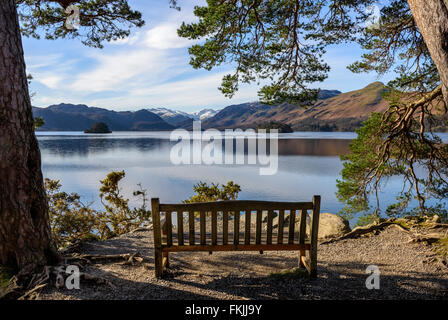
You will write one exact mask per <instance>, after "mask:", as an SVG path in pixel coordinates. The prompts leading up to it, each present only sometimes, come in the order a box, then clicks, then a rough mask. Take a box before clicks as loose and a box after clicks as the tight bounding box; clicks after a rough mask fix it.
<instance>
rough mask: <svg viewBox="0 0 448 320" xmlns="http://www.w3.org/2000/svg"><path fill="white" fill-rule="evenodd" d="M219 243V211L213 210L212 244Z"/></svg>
mask: <svg viewBox="0 0 448 320" xmlns="http://www.w3.org/2000/svg"><path fill="white" fill-rule="evenodd" d="M217 244H218V212H216V211H213V212H212V245H217Z"/></svg>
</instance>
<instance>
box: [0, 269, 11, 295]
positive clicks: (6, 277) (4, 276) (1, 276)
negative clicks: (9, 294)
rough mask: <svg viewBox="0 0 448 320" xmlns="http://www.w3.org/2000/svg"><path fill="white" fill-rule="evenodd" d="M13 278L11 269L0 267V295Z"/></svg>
mask: <svg viewBox="0 0 448 320" xmlns="http://www.w3.org/2000/svg"><path fill="white" fill-rule="evenodd" d="M13 276H14V273H13V272H12V270H11V269H9V268H6V267H3V266H1V265H0V293H1V291H2V290H3V289H4V288H6V287H7V286H8V285H9V282H10V280H11V278H12V277H13Z"/></svg>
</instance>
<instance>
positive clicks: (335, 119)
mask: <svg viewBox="0 0 448 320" xmlns="http://www.w3.org/2000/svg"><path fill="white" fill-rule="evenodd" d="M384 91H385V86H384V84H383V83H381V82H374V83H372V84H370V85H368V86H367V87H365V88H363V89H360V90H355V91H351V92H346V93H341V92H340V91H337V90H322V91H321V92H320V94H319V99H318V100H317V102H316V103H315V104H313V105H312V106H309V107H306V108H303V107H302V106H298V105H294V104H287V103H284V104H280V105H273V106H272V105H265V104H262V103H260V102H250V103H242V104H236V105H231V106H228V107H226V108H224V109H222V110H220V111H217V110H213V109H204V110H201V111H198V112H194V113H187V112H182V111H176V110H171V109H167V108H154V109H149V110H140V111H135V112H131V111H122V112H116V111H111V110H107V109H102V108H93V107H87V106H86V105H72V104H59V105H53V106H50V107H48V108H33V112H34V116H35V117H42V118H43V119H44V120H45V125H44V126H43V127H42V128H41V129H40V130H55V131H62V130H65V131H83V130H85V129H87V128H90V127H91V126H92V124H94V123H95V122H104V123H106V124H107V125H108V127H109V128H110V129H111V130H112V131H125V130H141V131H154V130H172V129H174V128H185V129H189V130H191V129H192V124H193V120H197V119H201V120H202V128H203V129H208V128H215V129H219V130H223V129H235V128H241V129H247V128H254V129H255V128H256V127H259V126H262V125H264V124H266V123H271V122H274V123H278V124H285V125H288V126H290V127H291V128H292V129H293V130H295V131H354V130H355V129H357V128H359V127H360V126H361V123H362V122H363V121H365V120H366V119H367V118H368V117H369V116H370V114H371V113H372V112H383V111H385V110H386V109H387V108H388V105H389V104H388V102H387V101H386V100H385V99H383V94H384Z"/></svg>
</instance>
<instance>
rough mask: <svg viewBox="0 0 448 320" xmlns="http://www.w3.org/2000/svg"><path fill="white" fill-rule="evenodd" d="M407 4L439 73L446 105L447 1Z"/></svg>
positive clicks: (418, 0)
mask: <svg viewBox="0 0 448 320" xmlns="http://www.w3.org/2000/svg"><path fill="white" fill-rule="evenodd" d="M408 4H409V7H410V8H411V11H412V15H413V16H414V19H415V22H416V23H417V26H418V28H419V29H420V32H421V34H422V36H423V39H424V40H425V43H426V46H427V47H428V50H429V53H430V54H431V57H432V60H433V61H434V63H435V64H436V66H437V70H438V71H439V75H440V79H441V81H442V90H443V96H444V100H445V103H446V104H447V105H448V0H408Z"/></svg>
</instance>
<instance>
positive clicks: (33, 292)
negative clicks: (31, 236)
mask: <svg viewBox="0 0 448 320" xmlns="http://www.w3.org/2000/svg"><path fill="white" fill-rule="evenodd" d="M64 260H65V263H64V264H59V265H57V266H45V267H44V268H43V270H42V271H41V272H39V273H33V274H32V275H29V274H28V275H27V274H18V275H16V276H14V277H13V278H12V279H11V281H10V284H9V285H8V286H7V287H6V288H5V289H4V290H3V291H2V292H1V293H0V300H35V299H38V298H39V295H40V293H41V292H42V290H43V289H44V288H45V287H47V286H49V285H54V286H55V287H56V288H57V289H61V288H63V287H65V284H66V280H67V277H68V276H70V275H71V274H72V273H70V272H67V267H69V266H70V267H72V266H77V267H78V268H79V270H82V269H83V268H84V267H85V266H86V265H87V264H99V263H113V262H120V261H121V262H122V264H123V265H135V264H136V263H142V262H143V260H144V259H143V257H142V256H141V255H140V253H138V252H136V253H133V254H129V253H127V254H117V255H74V256H71V257H65V258H64ZM79 279H80V281H81V282H86V283H91V284H95V285H107V286H110V287H112V288H115V286H114V285H113V284H112V283H111V282H110V281H109V280H107V279H106V278H102V277H98V276H94V275H92V274H89V273H86V272H80V273H79Z"/></svg>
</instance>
